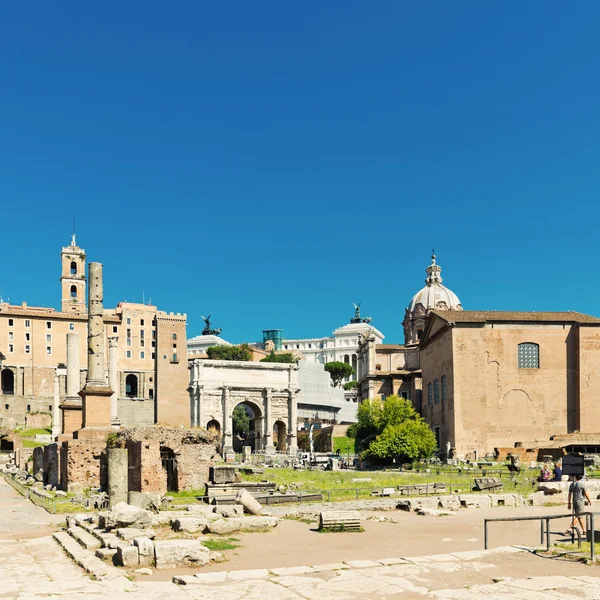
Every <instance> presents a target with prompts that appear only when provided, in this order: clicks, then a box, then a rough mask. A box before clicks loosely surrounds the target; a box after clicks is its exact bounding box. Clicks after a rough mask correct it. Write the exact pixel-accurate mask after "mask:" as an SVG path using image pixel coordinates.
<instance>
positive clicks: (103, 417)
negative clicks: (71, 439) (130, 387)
mask: <svg viewBox="0 0 600 600" xmlns="http://www.w3.org/2000/svg"><path fill="white" fill-rule="evenodd" d="M79 395H80V396H81V398H82V400H83V419H82V426H83V427H82V429H80V430H79V431H78V432H77V436H76V437H77V439H83V438H97V437H99V436H98V435H97V433H100V432H102V433H103V434H104V435H105V437H106V435H108V432H110V397H111V396H112V390H111V389H110V388H109V387H105V386H103V387H100V386H97V387H96V386H91V385H86V386H85V387H84V388H83V389H82V390H81V392H79ZM105 432H106V433H105Z"/></svg>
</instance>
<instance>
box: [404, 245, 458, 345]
mask: <svg viewBox="0 0 600 600" xmlns="http://www.w3.org/2000/svg"><path fill="white" fill-rule="evenodd" d="M426 272H427V279H425V287H424V288H423V289H421V290H419V291H418V292H417V293H416V294H415V295H414V296H413V297H412V300H411V301H410V304H409V305H408V307H407V308H406V314H405V317H404V323H403V325H404V336H405V343H407V344H410V343H417V342H418V340H419V338H420V335H421V332H422V330H423V326H424V322H425V317H426V316H427V315H428V314H429V311H430V310H448V309H452V310H462V305H461V303H460V300H459V299H458V296H457V295H456V294H455V293H454V292H453V291H452V290H449V289H448V288H447V287H446V286H445V285H442V275H441V273H442V267H440V266H439V265H438V264H437V263H436V261H435V254H433V255H432V256H431V264H430V265H429V266H428V267H427V269H426Z"/></svg>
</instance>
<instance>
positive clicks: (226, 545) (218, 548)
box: [202, 538, 239, 552]
mask: <svg viewBox="0 0 600 600" xmlns="http://www.w3.org/2000/svg"><path fill="white" fill-rule="evenodd" d="M230 539H232V538H228V539H226V540H206V541H205V542H202V545H203V546H206V547H207V548H208V549H209V550H214V551H215V552H223V551H224V550H235V549H236V548H239V544H232V543H231V542H230V541H229V540H230ZM234 539H235V538H234ZM236 541H238V540H236Z"/></svg>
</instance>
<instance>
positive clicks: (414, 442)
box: [352, 395, 436, 462]
mask: <svg viewBox="0 0 600 600" xmlns="http://www.w3.org/2000/svg"><path fill="white" fill-rule="evenodd" d="M356 416H357V421H358V422H357V423H356V426H355V427H353V431H352V433H354V435H355V438H356V447H357V449H358V450H359V451H362V452H364V456H365V458H372V459H374V460H376V461H380V462H391V461H392V459H394V458H395V459H396V460H400V461H403V462H407V461H412V460H416V459H417V458H426V457H428V456H431V454H432V453H433V452H434V451H435V449H436V442H435V435H434V434H433V431H431V429H430V427H429V425H427V423H425V421H424V420H423V418H422V417H421V416H420V415H419V414H418V413H417V412H416V411H415V409H414V408H413V405H412V403H411V401H410V400H407V399H406V398H399V397H398V396H395V395H394V396H388V397H387V398H386V399H385V400H384V401H382V400H379V399H373V400H363V401H362V402H361V403H360V404H359V405H358V409H357V411H356Z"/></svg>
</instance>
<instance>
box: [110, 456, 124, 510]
mask: <svg viewBox="0 0 600 600" xmlns="http://www.w3.org/2000/svg"><path fill="white" fill-rule="evenodd" d="M128 477H129V459H128V452H127V448H109V450H108V503H109V506H110V508H112V507H113V506H115V504H118V503H119V502H127V491H128Z"/></svg>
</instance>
